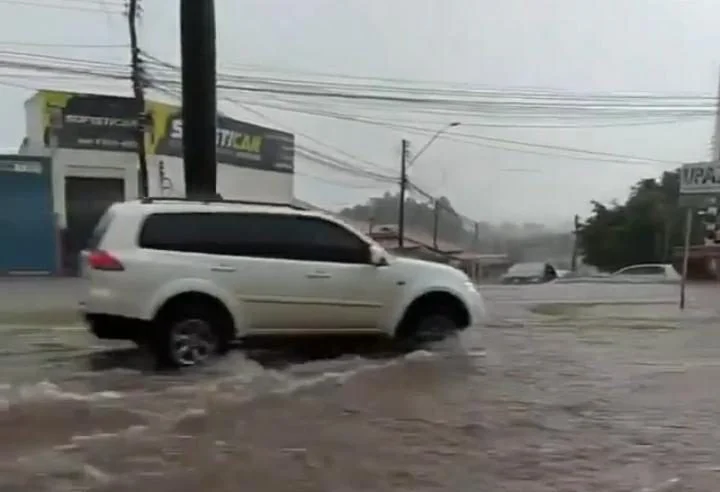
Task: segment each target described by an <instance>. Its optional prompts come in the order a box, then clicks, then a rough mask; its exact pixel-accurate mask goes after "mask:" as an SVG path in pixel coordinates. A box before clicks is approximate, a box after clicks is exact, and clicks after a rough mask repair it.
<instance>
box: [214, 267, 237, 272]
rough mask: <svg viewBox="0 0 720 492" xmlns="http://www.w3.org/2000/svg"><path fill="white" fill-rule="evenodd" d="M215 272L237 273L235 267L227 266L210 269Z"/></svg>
mask: <svg viewBox="0 0 720 492" xmlns="http://www.w3.org/2000/svg"><path fill="white" fill-rule="evenodd" d="M210 269H211V270H212V271H213V272H234V271H236V268H235V267H231V266H227V265H217V266H214V267H211V268H210Z"/></svg>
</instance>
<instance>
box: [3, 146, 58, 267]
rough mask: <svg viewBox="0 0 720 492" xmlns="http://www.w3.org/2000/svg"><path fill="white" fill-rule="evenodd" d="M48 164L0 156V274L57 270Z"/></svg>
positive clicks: (36, 160)
mask: <svg viewBox="0 0 720 492" xmlns="http://www.w3.org/2000/svg"><path fill="white" fill-rule="evenodd" d="M57 258H58V250H57V232H56V228H55V214H54V211H53V199H52V176H51V173H50V161H49V160H48V159H43V158H35V157H33V158H31V157H26V156H7V155H5V156H0V275H7V274H43V273H45V274H51V273H55V272H56V271H57V267H58V265H57Z"/></svg>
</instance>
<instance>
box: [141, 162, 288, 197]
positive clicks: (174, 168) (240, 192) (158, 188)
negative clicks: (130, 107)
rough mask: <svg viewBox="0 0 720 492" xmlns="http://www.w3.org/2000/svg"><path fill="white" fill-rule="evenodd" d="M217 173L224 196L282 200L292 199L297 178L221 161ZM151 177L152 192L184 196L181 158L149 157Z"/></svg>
mask: <svg viewBox="0 0 720 492" xmlns="http://www.w3.org/2000/svg"><path fill="white" fill-rule="evenodd" d="M161 163H162V165H161ZM161 169H162V173H161ZM217 174H218V176H217V192H218V193H220V195H222V196H223V197H224V198H228V199H236V200H249V201H261V202H280V203H290V202H291V201H292V198H293V181H294V180H293V175H292V174H289V173H277V172H272V171H262V170H258V169H251V168H246V167H238V166H233V165H229V164H223V163H220V164H218V170H217ZM148 178H149V191H150V194H151V195H155V196H160V195H163V196H184V190H185V176H184V172H183V161H182V159H180V158H178V157H166V156H150V157H149V158H148ZM161 180H162V183H161Z"/></svg>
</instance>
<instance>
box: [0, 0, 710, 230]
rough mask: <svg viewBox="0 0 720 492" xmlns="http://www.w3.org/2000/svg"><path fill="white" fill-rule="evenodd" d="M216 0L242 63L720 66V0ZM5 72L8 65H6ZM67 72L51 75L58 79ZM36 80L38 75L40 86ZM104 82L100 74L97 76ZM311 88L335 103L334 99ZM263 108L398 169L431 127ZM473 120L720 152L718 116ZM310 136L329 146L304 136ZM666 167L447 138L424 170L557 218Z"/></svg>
mask: <svg viewBox="0 0 720 492" xmlns="http://www.w3.org/2000/svg"><path fill="white" fill-rule="evenodd" d="M19 1H22V0H19ZM33 1H34V2H36V3H43V2H45V3H47V4H48V5H61V4H68V5H78V6H87V5H90V4H91V3H93V2H95V3H96V4H97V5H99V6H102V5H103V4H104V5H105V6H106V7H107V9H108V10H109V11H116V10H118V8H119V7H118V5H120V1H119V0H105V2H103V1H102V0H68V1H67V2H62V1H61V0H33ZM141 1H143V3H144V8H145V18H144V20H143V25H142V31H141V32H142V44H143V46H144V47H145V48H146V49H147V50H148V51H149V52H151V53H153V54H155V55H156V56H158V57H161V58H163V59H167V60H173V61H178V59H179V57H178V51H179V49H178V32H179V29H178V1H177V0H141ZM216 5H217V10H218V50H219V59H220V65H221V70H223V69H226V70H233V71H235V72H238V71H239V70H238V69H239V68H240V67H237V65H241V64H242V65H251V64H257V65H264V66H271V67H278V68H282V69H284V70H289V71H317V72H337V73H342V74H348V75H364V76H374V77H398V78H404V79H419V80H435V81H447V82H456V83H459V82H462V83H468V84H473V85H476V86H477V85H485V86H492V87H538V88H554V89H564V90H572V91H585V92H628V91H641V92H651V93H693V94H695V93H704V94H714V93H715V91H716V87H717V77H718V71H719V67H720V51H718V49H719V48H717V47H718V46H720V30H718V29H717V22H716V21H717V19H718V18H720V4H718V3H717V2H714V1H712V0H691V1H681V0H652V1H651V0H606V1H604V2H597V1H593V0H503V1H498V0H442V1H441V0H344V1H338V0H303V1H301V2H298V1H292V0H243V1H242V2H241V1H238V0H216ZM0 24H1V25H2V33H3V34H2V36H0V41H2V42H5V41H13V42H15V41H17V42H35V43H44V42H47V43H63V44H68V43H98V44H104V43H125V42H126V40H127V35H126V24H125V21H124V19H123V18H122V17H120V16H118V15H107V14H102V13H96V12H84V13H83V12H77V11H74V10H62V9H49V8H45V9H43V8H41V7H37V6H30V5H18V4H12V5H11V4H2V3H0ZM0 49H3V50H5V49H12V50H21V51H29V50H30V48H27V47H21V46H0ZM38 50H39V51H40V52H44V53H45V52H46V53H53V54H58V55H62V56H76V57H83V58H86V57H93V58H98V59H103V60H108V61H122V60H125V59H127V53H126V52H125V51H124V50H121V49H112V50H99V49H94V50H89V49H86V50H77V49H49V48H46V49H40V48H34V49H33V51H38ZM0 81H8V79H3V78H2V76H0ZM58 84H60V82H59V81H58V80H56V79H51V80H49V81H48V83H47V84H46V85H48V86H50V87H51V86H58ZM37 85H40V84H39V83H38V82H37V81H35V82H34V83H33V86H37ZM103 87H104V86H98V84H97V83H90V84H89V86H88V87H86V88H94V89H98V90H99V89H102V88H103ZM62 88H66V89H69V88H70V87H67V86H62ZM27 95H29V93H28V92H27V91H23V90H21V89H16V88H5V89H3V91H2V92H1V93H0V102H2V107H3V108H4V116H2V117H0V130H2V140H1V142H2V144H3V146H6V147H7V146H10V147H15V146H16V145H17V143H18V142H19V141H20V139H21V138H22V134H23V131H24V127H23V125H21V124H20V121H21V120H22V116H23V114H22V101H23V99H24V98H25V97H27ZM257 98H258V100H260V101H262V100H263V99H262V96H257ZM243 99H244V100H246V101H250V100H251V99H252V98H250V97H247V96H245V97H243ZM264 100H265V101H267V98H265V99H264ZM311 104H312V105H314V106H315V107H322V105H323V104H324V102H323V101H312V102H311ZM222 109H223V110H224V111H225V112H227V113H230V114H232V115H233V116H237V117H241V118H244V119H247V120H249V121H253V122H256V123H259V124H268V120H265V121H263V120H262V119H261V118H260V117H258V116H257V115H256V114H250V113H248V112H246V111H245V110H243V108H241V107H238V106H237V105H234V104H230V103H227V102H224V103H223V105H222ZM256 109H260V110H261V111H262V113H263V114H264V115H266V116H267V117H268V118H269V121H273V122H274V123H275V124H276V126H281V127H282V128H283V129H287V130H294V131H299V132H303V133H305V134H308V135H310V136H312V137H315V138H317V139H322V140H323V141H325V142H327V143H328V144H329V145H331V146H334V147H339V148H342V149H344V150H346V151H347V152H350V153H352V154H354V155H356V156H358V157H362V158H363V159H366V160H369V161H372V162H373V163H377V164H378V165H380V166H383V167H386V168H387V169H388V172H393V173H395V172H397V166H398V162H399V154H400V139H401V138H402V137H404V136H407V137H408V138H410V140H411V141H412V143H413V146H414V148H415V149H417V148H419V147H421V146H422V145H423V143H424V142H425V141H426V140H427V137H425V136H417V135H403V134H402V133H399V132H397V131H393V130H389V129H386V128H382V127H368V126H365V125H358V124H354V123H347V122H342V121H337V120H329V119H323V118H318V117H310V116H304V115H299V114H293V113H288V112H279V111H273V110H268V109H262V108H256ZM383 114H384V116H383V117H384V118H391V117H392V116H393V115H391V114H389V113H388V112H387V111H386V112H384V113H383ZM396 116H398V117H402V115H396ZM446 123H449V121H448V118H443V117H438V118H435V120H433V122H432V123H427V122H426V123H423V125H424V126H431V125H436V126H437V127H438V128H440V127H441V126H443V125H444V124H446ZM463 123H464V124H465V123H467V124H468V125H467V126H464V127H460V128H458V129H457V130H456V131H457V132H458V133H465V134H478V135H486V136H496V137H501V138H509V139H516V140H525V141H531V142H539V143H549V144H553V145H562V146H571V147H578V148H584V149H590V150H598V151H605V152H615V153H624V154H633V155H638V156H643V157H649V158H656V159H664V160H673V161H678V162H681V161H693V160H704V159H707V158H708V157H709V142H710V135H711V131H712V119H711V118H689V117H688V118H684V119H681V120H678V121H675V122H672V123H671V124H665V125H652V126H647V127H642V126H632V127H622V128H583V129H572V128H571V129H537V128H535V129H533V128H523V129H508V128H505V129H498V128H478V127H473V126H470V124H471V123H472V121H467V122H466V121H463ZM299 141H300V142H301V143H303V144H306V145H307V146H308V147H316V148H319V147H317V146H316V145H315V144H314V143H313V142H311V141H307V140H304V139H303V138H301V137H299ZM320 149H321V150H324V151H326V152H328V153H332V151H331V150H329V149H328V148H320ZM665 167H672V166H671V165H667V166H664V165H637V164H635V165H620V164H611V163H603V162H594V161H583V160H569V159H564V158H557V157H550V156H542V155H535V154H528V153H519V152H511V151H507V150H500V149H489V148H483V147H481V146H478V145H468V144H462V143H457V142H451V141H446V140H441V141H438V142H437V143H436V145H434V146H433V147H432V148H431V149H430V150H429V151H428V152H427V153H426V154H424V155H423V156H422V157H421V158H420V159H419V160H418V162H417V166H416V167H415V168H414V170H413V179H415V180H416V181H417V182H418V183H419V184H420V185H422V186H424V187H425V188H427V189H428V190H430V191H433V192H437V193H443V194H446V195H448V196H449V197H450V198H451V199H452V201H453V202H454V203H455V204H456V205H457V207H458V208H459V209H460V210H461V211H462V212H464V213H465V214H466V215H469V216H471V217H473V218H476V219H479V220H490V221H502V220H542V221H548V222H553V223H555V222H559V221H563V222H565V221H566V220H568V219H569V218H571V216H572V214H573V213H575V212H579V213H586V212H587V211H588V209H589V206H588V202H589V200H590V199H593V198H594V199H599V200H604V201H606V200H610V199H612V198H622V197H623V196H624V195H625V194H626V193H627V190H628V188H629V186H630V185H631V184H632V183H633V182H634V181H636V180H637V179H640V178H642V177H647V176H652V175H655V174H657V173H659V172H660V171H661V170H662V169H663V168H665ZM506 169H532V170H534V172H526V173H523V172H508V171H506ZM298 170H299V171H300V172H301V173H303V174H309V175H312V176H314V177H313V178H311V177H308V176H299V177H298V179H297V185H296V189H297V193H298V195H299V196H300V197H301V198H303V199H306V200H309V201H313V202H316V203H318V204H320V205H323V206H333V207H336V206H339V205H344V204H347V203H349V202H352V201H356V200H362V199H363V198H364V197H366V196H367V195H368V193H372V192H373V191H374V190H372V189H371V190H368V189H366V188H365V187H367V186H368V185H369V184H368V182H367V181H358V180H357V179H354V178H352V177H348V176H343V175H337V174H333V173H331V172H330V171H328V170H326V169H323V168H322V167H319V166H317V165H314V164H310V163H308V162H304V161H300V162H299V163H298ZM317 177H320V178H323V179H325V180H326V181H327V180H329V181H333V182H338V183H344V184H347V185H348V186H346V187H343V186H341V185H340V184H337V183H334V184H330V183H327V182H324V181H320V180H319V179H316V178H317ZM371 186H372V185H371ZM376 188H377V189H380V190H381V189H383V186H382V185H378V186H376Z"/></svg>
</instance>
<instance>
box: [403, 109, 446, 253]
mask: <svg viewBox="0 0 720 492" xmlns="http://www.w3.org/2000/svg"><path fill="white" fill-rule="evenodd" d="M456 126H460V122H459V121H453V122H452V123H450V124H448V125H445V126H444V127H442V128H440V129H439V130H438V131H437V132H435V134H434V135H433V136H432V137H431V138H430V140H428V142H427V143H426V144H425V145H424V146H423V147H422V148H421V149H420V150H419V151H418V153H417V154H415V156H414V157H413V158H412V159H410V161H409V162H408V160H407V154H408V147H409V144H410V142H408V141H407V140H405V139H403V141H402V161H401V166H400V196H399V203H398V247H399V248H403V247H404V245H405V193H406V192H407V184H408V179H407V171H408V168H409V167H410V166H412V165H413V164H414V163H415V162H416V161H417V159H418V157H420V156H421V155H422V153H423V152H425V151H426V150H427V149H428V148H429V147H430V146H431V145H432V144H433V142H435V140H437V139H438V138H439V137H440V135H442V134H443V133H445V132H447V131H448V130H450V129H451V128H455V127H456Z"/></svg>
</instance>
